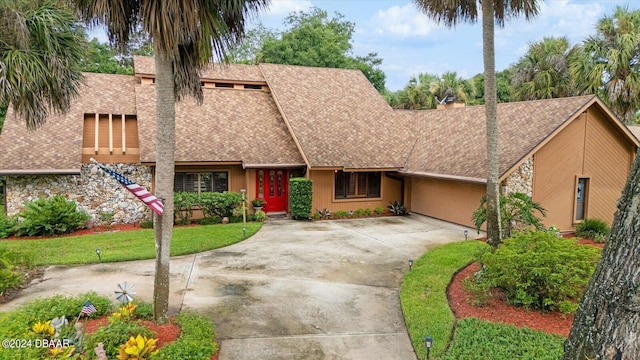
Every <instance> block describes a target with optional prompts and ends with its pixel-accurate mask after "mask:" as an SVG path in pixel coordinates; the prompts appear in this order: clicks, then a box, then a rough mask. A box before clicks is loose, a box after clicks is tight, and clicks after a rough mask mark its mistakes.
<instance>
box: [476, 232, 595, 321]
mask: <svg viewBox="0 0 640 360" xmlns="http://www.w3.org/2000/svg"><path fill="white" fill-rule="evenodd" d="M599 256H600V249H598V248H595V247H591V246H583V245H578V244H576V243H575V241H571V240H567V239H562V238H558V237H557V236H556V235H555V234H552V233H549V232H544V231H525V232H522V233H519V234H518V235H517V236H515V237H513V238H509V239H506V240H504V242H503V243H502V245H501V246H500V247H498V248H497V249H496V250H495V251H494V252H489V251H488V252H485V253H484V254H483V255H481V259H480V263H481V264H482V265H483V271H482V272H481V273H480V275H479V276H478V277H477V279H476V280H477V281H480V282H484V283H485V284H488V285H489V286H491V287H497V288H500V289H502V290H504V293H505V296H506V298H507V301H508V302H510V303H512V304H514V305H519V306H523V307H526V308H529V307H531V308H535V309H539V310H551V311H553V310H565V311H566V310H567V309H569V308H570V307H568V306H567V304H566V303H565V302H566V301H569V302H572V303H577V302H578V301H579V300H580V297H581V296H582V293H583V292H584V289H585V288H586V285H587V282H588V281H589V278H590V277H591V275H592V274H593V271H594V270H595V267H596V264H597V262H598V258H599Z"/></svg>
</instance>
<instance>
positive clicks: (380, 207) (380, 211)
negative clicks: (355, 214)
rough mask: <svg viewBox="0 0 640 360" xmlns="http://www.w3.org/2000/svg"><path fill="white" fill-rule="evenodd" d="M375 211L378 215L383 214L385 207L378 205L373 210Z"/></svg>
mask: <svg viewBox="0 0 640 360" xmlns="http://www.w3.org/2000/svg"><path fill="white" fill-rule="evenodd" d="M373 212H375V214H376V215H382V213H383V212H384V207H382V206H378V207H376V209H375V210H373Z"/></svg>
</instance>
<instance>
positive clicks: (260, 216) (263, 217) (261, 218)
mask: <svg viewBox="0 0 640 360" xmlns="http://www.w3.org/2000/svg"><path fill="white" fill-rule="evenodd" d="M253 216H254V218H255V220H256V221H259V222H264V221H265V220H266V219H267V214H265V213H264V211H262V210H260V211H256V213H255V214H254V215H253Z"/></svg>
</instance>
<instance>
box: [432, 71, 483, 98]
mask: <svg viewBox="0 0 640 360" xmlns="http://www.w3.org/2000/svg"><path fill="white" fill-rule="evenodd" d="M429 92H430V93H431V94H432V95H433V98H434V100H436V98H437V101H443V100H445V99H447V98H453V99H454V100H457V101H463V102H466V100H467V98H472V97H473V87H472V86H471V84H470V83H469V82H468V81H466V80H464V79H463V78H461V77H460V76H458V73H456V72H455V71H453V72H451V71H447V72H445V73H444V74H442V76H439V77H438V78H437V79H436V80H435V81H433V82H432V83H431V86H430V87H429ZM434 107H435V106H434Z"/></svg>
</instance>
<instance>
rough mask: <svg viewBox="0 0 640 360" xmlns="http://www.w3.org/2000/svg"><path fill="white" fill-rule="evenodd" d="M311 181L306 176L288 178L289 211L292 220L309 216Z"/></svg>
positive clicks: (311, 191) (311, 197)
mask: <svg viewBox="0 0 640 360" xmlns="http://www.w3.org/2000/svg"><path fill="white" fill-rule="evenodd" d="M312 201H313V183H312V181H311V180H309V179H306V178H292V179H289V211H291V217H292V218H293V219H294V220H308V219H309V217H310V216H311V208H312V207H311V203H312Z"/></svg>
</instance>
